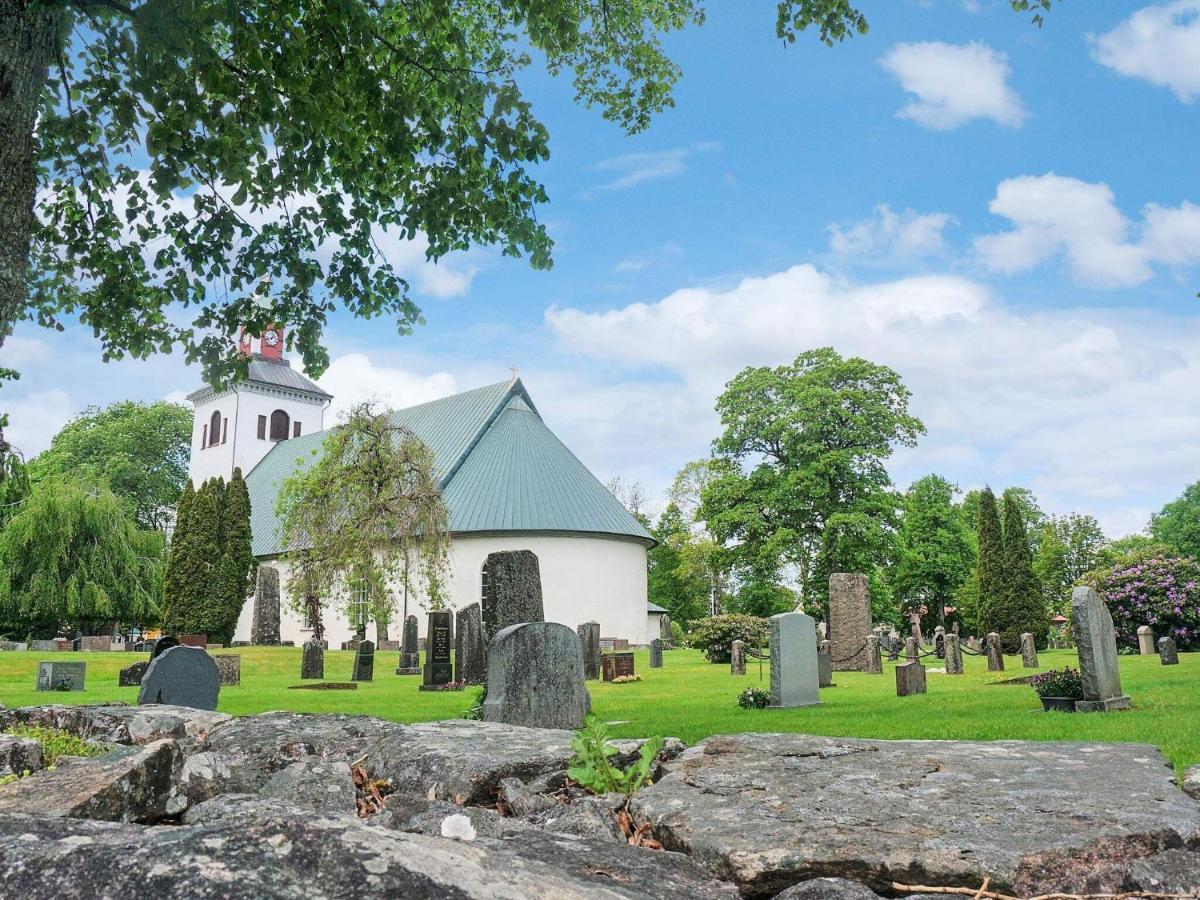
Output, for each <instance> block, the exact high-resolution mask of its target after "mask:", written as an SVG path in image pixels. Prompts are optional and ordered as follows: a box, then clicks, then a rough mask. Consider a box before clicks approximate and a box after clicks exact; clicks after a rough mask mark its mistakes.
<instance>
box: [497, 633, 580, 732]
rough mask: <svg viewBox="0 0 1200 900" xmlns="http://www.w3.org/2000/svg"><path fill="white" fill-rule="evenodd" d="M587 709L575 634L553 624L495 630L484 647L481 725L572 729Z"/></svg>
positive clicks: (578, 643) (577, 637) (578, 648)
mask: <svg viewBox="0 0 1200 900" xmlns="http://www.w3.org/2000/svg"><path fill="white" fill-rule="evenodd" d="M591 707H592V698H591V696H590V695H589V694H588V690H587V687H586V685H585V684H584V677H583V645H582V644H580V642H579V635H577V634H576V633H575V632H574V631H572V630H571V629H570V628H568V627H567V626H566V625H560V624H559V623H558V622H523V623H521V624H518V625H510V626H509V627H508V628H503V629H501V630H500V631H499V632H498V633H497V634H496V636H495V637H494V638H493V639H492V642H491V644H489V646H488V678H487V699H486V700H484V701H483V712H482V715H483V720H484V721H485V722H504V723H506V724H509V725H524V726H526V727H529V728H565V729H571V730H573V729H576V728H580V727H581V726H582V725H583V719H584V716H586V715H587V714H588V712H589V711H590V710H591Z"/></svg>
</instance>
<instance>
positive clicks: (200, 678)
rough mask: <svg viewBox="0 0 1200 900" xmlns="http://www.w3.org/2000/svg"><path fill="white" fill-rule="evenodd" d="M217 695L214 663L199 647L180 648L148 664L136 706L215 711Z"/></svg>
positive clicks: (218, 681)
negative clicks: (180, 707) (151, 705)
mask: <svg viewBox="0 0 1200 900" xmlns="http://www.w3.org/2000/svg"><path fill="white" fill-rule="evenodd" d="M220 693H221V673H220V670H218V669H217V664H216V662H215V661H214V660H213V658H212V657H211V656H209V655H208V653H207V652H206V651H204V650H201V649H200V648H199V647H189V646H187V645H186V644H184V645H180V646H178V647H171V648H170V649H168V650H164V651H163V652H162V654H160V655H159V656H156V657H154V659H152V660H150V665H149V666H148V667H147V669H146V674H145V675H143V676H142V689H141V690H140V691H139V692H138V701H137V702H138V704H139V705H142V704H145V703H169V704H171V705H173V706H190V707H192V708H193V709H216V708H217V697H218V696H219V695H220Z"/></svg>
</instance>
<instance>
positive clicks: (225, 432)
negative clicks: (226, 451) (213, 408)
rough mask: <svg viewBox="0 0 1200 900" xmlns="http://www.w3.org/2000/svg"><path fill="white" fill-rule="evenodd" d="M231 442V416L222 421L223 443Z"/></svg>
mask: <svg viewBox="0 0 1200 900" xmlns="http://www.w3.org/2000/svg"><path fill="white" fill-rule="evenodd" d="M227 440H229V416H226V417H225V418H224V419H222V420H221V443H222V444H223V443H225V442H226V441H227Z"/></svg>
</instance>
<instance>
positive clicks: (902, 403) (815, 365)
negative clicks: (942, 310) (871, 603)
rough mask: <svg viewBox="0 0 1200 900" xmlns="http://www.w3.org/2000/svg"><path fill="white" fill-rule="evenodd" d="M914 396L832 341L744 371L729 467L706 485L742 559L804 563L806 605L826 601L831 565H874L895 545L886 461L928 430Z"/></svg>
mask: <svg viewBox="0 0 1200 900" xmlns="http://www.w3.org/2000/svg"><path fill="white" fill-rule="evenodd" d="M908 401H909V391H908V389H907V388H906V387H904V384H903V382H902V381H901V380H900V376H899V375H898V374H896V372H894V371H892V370H891V369H889V368H888V367H886V366H881V365H877V364H875V363H872V362H869V361H868V360H865V359H859V358H857V357H852V358H849V359H844V358H843V357H841V356H840V355H839V354H838V353H837V352H835V351H834V350H832V349H831V348H822V349H818V350H810V351H808V352H806V353H802V354H801V355H800V356H799V357H797V358H796V360H795V361H794V362H793V363H791V364H789V365H784V366H779V367H777V368H766V367H763V368H748V369H745V370H743V371H742V372H741V373H739V374H738V375H737V376H736V377H735V378H734V379H733V380H732V381H731V382H730V383H729V384H728V386H727V387H726V389H725V392H724V393H723V394H722V395H721V396H720V397H719V398H718V400H717V412H718V413H719V414H720V416H721V423H722V425H723V426H724V429H725V430H724V432H723V433H722V435H721V436H720V437H719V438H717V440H716V441H715V442H714V444H713V447H714V450H715V452H716V454H717V455H718V456H719V457H721V458H722V459H724V460H725V461H726V463H727V465H728V466H729V472H728V474H725V475H723V476H722V477H719V478H717V479H716V480H715V481H713V482H712V483H711V484H709V485H708V486H707V488H706V489H705V491H704V497H703V504H702V516H703V518H704V520H705V522H707V523H708V525H709V527H711V528H712V529H713V531H714V533H716V534H717V535H719V536H720V538H721V539H722V542H729V543H730V544H731V547H732V552H733V553H734V555H735V559H736V560H737V561H738V563H739V565H740V567H742V568H744V569H746V570H749V571H754V572H758V573H763V574H766V573H770V572H774V571H777V570H778V569H779V568H780V567H781V566H785V565H786V566H794V567H795V568H796V571H797V572H798V576H799V581H800V585H801V587H802V590H803V601H804V602H805V604H806V606H808V605H809V602H810V601H815V603H816V604H817V605H820V604H822V603H824V602H825V600H826V599H827V593H828V579H829V574H830V573H831V572H835V571H843V572H871V571H873V569H874V568H875V566H876V565H877V564H878V563H879V562H881V561H882V560H883V559H884V558H886V556H887V555H888V554H889V553H890V551H891V549H892V540H891V538H892V531H893V530H894V528H895V526H896V524H897V517H898V505H899V502H898V497H897V495H896V494H895V492H894V491H893V490H892V482H891V479H890V477H889V476H888V472H887V469H886V468H885V465H884V464H885V461H886V460H887V459H888V457H890V456H891V454H892V451H893V449H894V448H895V447H897V446H909V447H911V446H914V445H915V444H916V441H917V437H918V436H919V435H921V434H923V433H924V431H925V426H924V425H922V424H921V421H920V420H919V419H917V418H916V417H915V416H912V415H910V414H909V412H908Z"/></svg>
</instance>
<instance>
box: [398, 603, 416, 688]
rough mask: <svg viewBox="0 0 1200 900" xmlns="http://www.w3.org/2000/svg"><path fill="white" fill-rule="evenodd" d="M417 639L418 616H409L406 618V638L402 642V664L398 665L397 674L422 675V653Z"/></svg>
mask: <svg viewBox="0 0 1200 900" xmlns="http://www.w3.org/2000/svg"><path fill="white" fill-rule="evenodd" d="M419 646H420V644H419V642H418V640H417V617H416V616H409V617H408V618H407V619H405V620H404V640H403V642H402V643H401V644H400V665H399V666H397V667H396V674H397V675H420V674H421V654H420V651H419V650H418V647H419Z"/></svg>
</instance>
